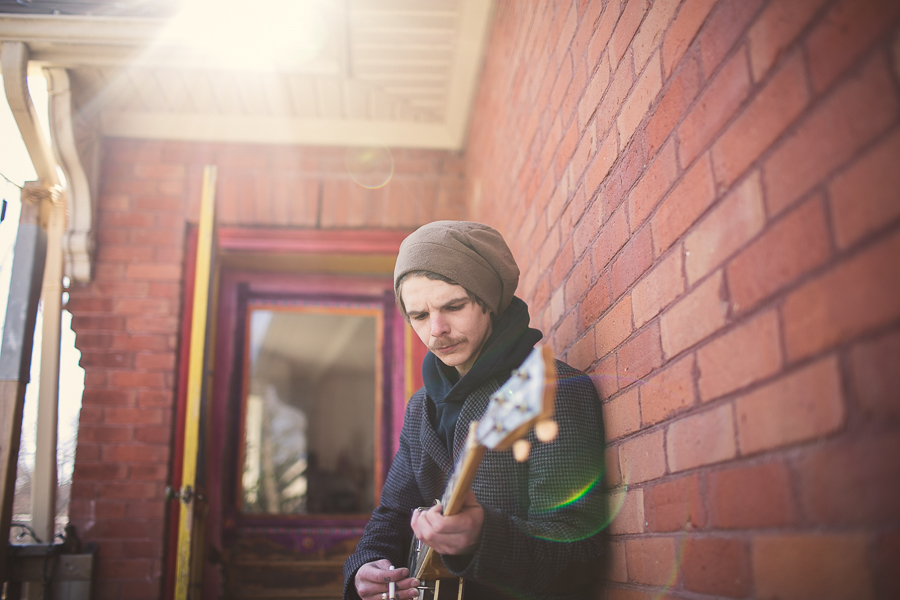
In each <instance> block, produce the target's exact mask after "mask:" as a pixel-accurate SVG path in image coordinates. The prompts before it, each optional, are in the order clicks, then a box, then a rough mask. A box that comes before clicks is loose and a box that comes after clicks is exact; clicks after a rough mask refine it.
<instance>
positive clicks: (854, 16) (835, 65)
mask: <svg viewBox="0 0 900 600" xmlns="http://www.w3.org/2000/svg"><path fill="white" fill-rule="evenodd" d="M898 16H900V6H898V5H897V3H896V2H892V1H891V0H870V1H865V2H859V1H853V0H842V1H841V2H837V3H836V4H834V5H833V6H832V7H831V8H830V9H829V10H828V12H827V13H826V14H825V18H824V19H822V20H821V21H820V22H819V23H818V24H817V26H816V28H815V29H814V30H813V31H812V32H811V33H810V34H809V38H808V39H807V41H806V47H807V52H808V53H809V65H810V74H811V76H812V82H813V85H814V86H815V88H816V90H818V91H821V90H824V89H825V88H827V87H828V86H829V85H831V84H832V83H833V82H834V81H835V79H837V77H838V76H839V75H840V74H841V73H843V72H844V71H845V70H847V69H848V67H850V66H851V65H852V64H853V62H854V61H855V60H856V59H857V58H859V57H860V56H861V55H862V54H863V53H864V52H865V51H866V50H868V49H869V48H870V47H871V46H872V45H873V44H874V43H875V42H876V41H877V40H878V38H880V37H881V36H882V34H884V33H886V32H887V31H889V30H890V28H891V27H893V26H894V22H895V21H896V20H897V17H898Z"/></svg>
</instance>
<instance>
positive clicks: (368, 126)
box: [101, 112, 461, 150]
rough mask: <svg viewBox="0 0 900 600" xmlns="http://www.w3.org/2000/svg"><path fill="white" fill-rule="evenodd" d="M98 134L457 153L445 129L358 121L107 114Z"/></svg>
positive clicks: (454, 140)
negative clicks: (418, 149)
mask: <svg viewBox="0 0 900 600" xmlns="http://www.w3.org/2000/svg"><path fill="white" fill-rule="evenodd" d="M101 133H102V134H103V135H105V136H109V137H123V138H139V139H157V140H183V141H205V142H236V143H261V144H304V145H306V144H308V145H319V146H362V147H365V146H387V147H390V148H403V147H410V148H429V149H436V150H459V149H461V146H459V145H457V144H458V141H457V139H458V138H457V137H456V136H454V135H452V133H451V132H450V131H448V129H447V127H446V126H444V125H443V124H428V123H404V122H396V121H370V120H362V119H296V118H287V117H262V116H236V115H209V114H204V115H193V114H165V113H138V112H106V113H104V114H103V116H102V117H101Z"/></svg>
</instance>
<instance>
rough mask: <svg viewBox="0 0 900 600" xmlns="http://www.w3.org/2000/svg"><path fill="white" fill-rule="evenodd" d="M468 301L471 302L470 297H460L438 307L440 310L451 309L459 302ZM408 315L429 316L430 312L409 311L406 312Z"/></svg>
mask: <svg viewBox="0 0 900 600" xmlns="http://www.w3.org/2000/svg"><path fill="white" fill-rule="evenodd" d="M467 300H469V297H468V296H460V297H459V298H453V299H452V300H448V301H446V302H444V303H443V304H442V305H440V306H439V307H438V309H444V308H448V307H450V306H453V305H454V304H457V303H459V302H464V301H467ZM406 314H407V315H409V316H413V315H425V314H428V311H427V310H410V309H407V310H406Z"/></svg>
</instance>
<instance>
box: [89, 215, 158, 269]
mask: <svg viewBox="0 0 900 600" xmlns="http://www.w3.org/2000/svg"><path fill="white" fill-rule="evenodd" d="M103 226H104V227H105V226H107V224H106V223H103ZM153 256H154V249H153V248H152V247H150V246H130V245H127V244H112V243H106V244H101V245H100V246H99V247H98V248H97V260H98V261H100V262H106V263H109V262H113V263H117V262H152V261H153Z"/></svg>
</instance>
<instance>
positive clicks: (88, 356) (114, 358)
mask: <svg viewBox="0 0 900 600" xmlns="http://www.w3.org/2000/svg"><path fill="white" fill-rule="evenodd" d="M134 358H135V357H134V355H132V354H131V353H122V352H91V351H89V350H84V351H83V352H82V353H81V359H80V360H79V361H78V364H79V365H80V366H81V367H82V368H83V369H89V368H98V367H101V368H102V367H106V368H113V369H122V368H129V367H131V366H133V365H134Z"/></svg>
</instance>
